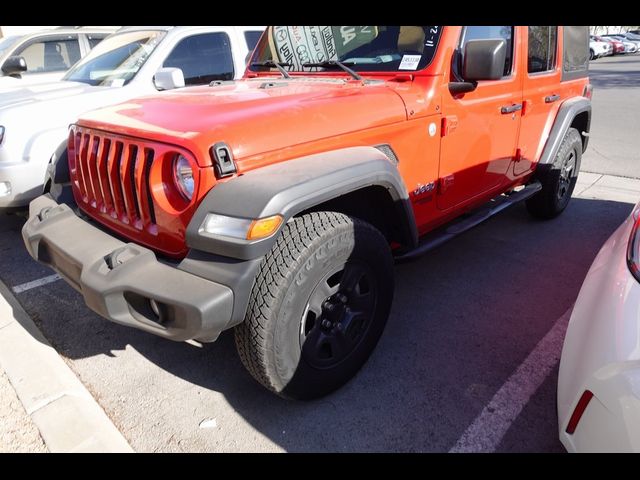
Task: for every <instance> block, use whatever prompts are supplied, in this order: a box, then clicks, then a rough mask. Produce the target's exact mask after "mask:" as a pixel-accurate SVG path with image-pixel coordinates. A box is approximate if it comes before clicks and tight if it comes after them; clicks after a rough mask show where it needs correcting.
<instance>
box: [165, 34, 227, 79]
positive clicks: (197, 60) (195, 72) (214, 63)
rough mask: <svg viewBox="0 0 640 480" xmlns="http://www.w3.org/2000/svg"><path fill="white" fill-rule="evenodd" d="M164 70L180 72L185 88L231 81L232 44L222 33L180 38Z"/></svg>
mask: <svg viewBox="0 0 640 480" xmlns="http://www.w3.org/2000/svg"><path fill="white" fill-rule="evenodd" d="M163 67H175V68H180V69H181V70H182V73H184V83H185V85H201V84H205V83H209V82H212V81H213V80H233V73H234V72H233V55H232V53H231V41H230V40H229V36H228V35H227V34H226V33H224V32H215V33H203V34H200V35H192V36H190V37H187V38H183V39H182V40H180V42H178V44H177V45H176V46H175V48H174V49H173V51H172V52H171V53H170V54H169V56H168V57H167V59H166V60H165V61H164V64H163Z"/></svg>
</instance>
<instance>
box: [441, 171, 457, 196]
mask: <svg viewBox="0 0 640 480" xmlns="http://www.w3.org/2000/svg"><path fill="white" fill-rule="evenodd" d="M454 180H455V176H454V174H453V173H452V174H451V175H447V176H446V177H442V178H439V179H438V193H439V194H440V195H442V194H443V193H444V192H446V191H447V190H448V189H449V188H451V186H452V185H453V181H454Z"/></svg>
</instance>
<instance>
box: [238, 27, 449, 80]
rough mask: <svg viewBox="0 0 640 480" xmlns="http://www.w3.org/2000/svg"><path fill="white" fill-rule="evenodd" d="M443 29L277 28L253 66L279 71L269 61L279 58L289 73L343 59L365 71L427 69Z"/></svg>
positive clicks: (264, 42)
mask: <svg viewBox="0 0 640 480" xmlns="http://www.w3.org/2000/svg"><path fill="white" fill-rule="evenodd" d="M441 31H442V27H440V26H345V25H342V26H271V27H269V28H268V29H267V34H266V35H263V36H262V38H261V39H260V42H259V44H258V46H257V47H256V50H255V53H254V55H253V58H252V65H250V67H249V68H250V69H251V70H253V71H264V70H265V68H266V69H270V70H273V65H271V66H269V65H268V64H269V62H273V61H276V62H279V63H285V64H289V65H288V66H285V67H284V68H286V69H287V70H288V71H292V72H301V71H304V72H309V71H313V70H316V69H317V68H322V67H308V66H307V67H305V64H308V63H316V64H318V63H322V62H327V61H339V62H342V63H343V64H346V65H347V66H348V67H349V68H351V69H352V70H356V71H359V72H367V71H370V72H380V71H415V70H421V69H423V68H425V67H426V66H427V65H429V64H430V63H431V60H433V56H434V54H435V52H436V48H437V46H438V41H439V39H440V34H441ZM256 63H266V64H267V66H263V67H261V66H257V65H255V64H256ZM325 68H331V66H329V67H325Z"/></svg>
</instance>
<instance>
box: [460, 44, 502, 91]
mask: <svg viewBox="0 0 640 480" xmlns="http://www.w3.org/2000/svg"><path fill="white" fill-rule="evenodd" d="M506 56H507V42H506V40H504V39H495V40H493V39H491V40H469V41H468V42H467V44H466V45H465V48H464V61H463V65H462V76H463V78H464V80H465V81H467V82H477V81H479V80H500V79H501V78H502V77H503V74H504V62H505V59H506Z"/></svg>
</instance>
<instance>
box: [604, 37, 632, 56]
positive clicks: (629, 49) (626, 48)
mask: <svg viewBox="0 0 640 480" xmlns="http://www.w3.org/2000/svg"><path fill="white" fill-rule="evenodd" d="M603 37H604V38H610V39H612V40H616V41H618V42H621V43H622V45H623V46H624V53H636V52H637V51H638V43H637V42H633V41H630V40H628V39H627V38H625V37H624V36H623V35H613V34H610V35H603Z"/></svg>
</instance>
